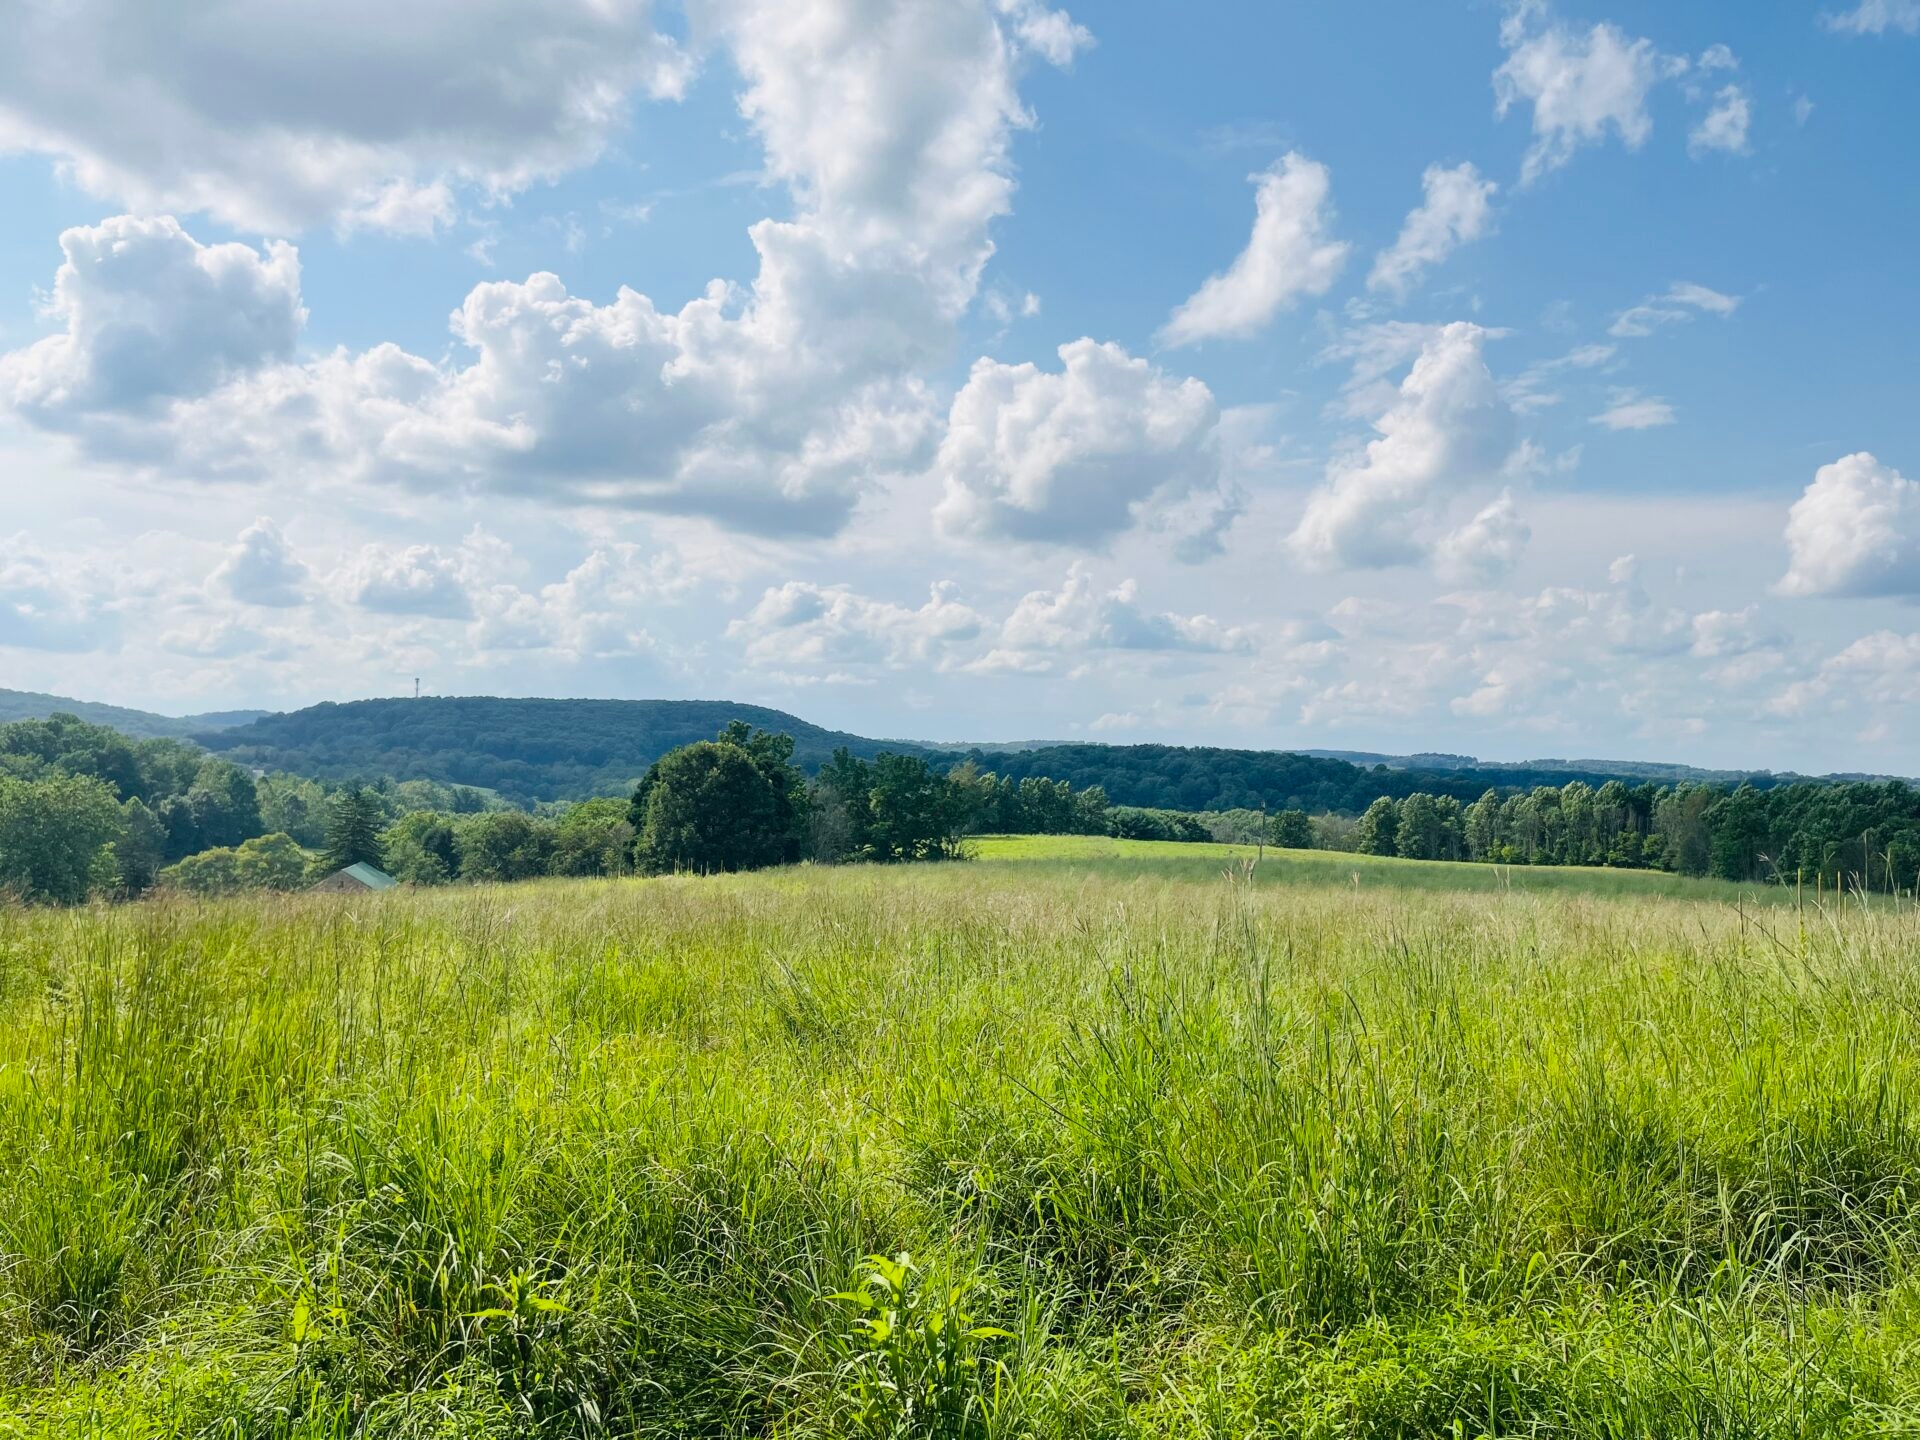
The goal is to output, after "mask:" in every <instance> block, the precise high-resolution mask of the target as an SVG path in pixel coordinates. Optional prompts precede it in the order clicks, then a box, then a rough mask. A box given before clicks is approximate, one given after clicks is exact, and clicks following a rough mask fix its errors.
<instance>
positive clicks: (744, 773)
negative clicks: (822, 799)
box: [628, 721, 808, 874]
mask: <svg viewBox="0 0 1920 1440" xmlns="http://www.w3.org/2000/svg"><path fill="white" fill-rule="evenodd" d="M807 815H808V799H807V786H806V776H805V775H803V774H802V773H801V771H800V768H799V767H798V766H797V765H795V764H794V763H793V740H792V737H790V736H787V735H773V734H769V733H767V732H766V731H764V730H752V729H750V728H749V727H748V726H746V725H745V724H742V723H741V722H739V721H735V722H734V723H733V724H730V725H728V726H727V728H726V729H725V730H723V731H721V732H720V736H719V738H718V739H715V740H702V741H698V742H696V743H694V744H692V745H683V746H681V747H680V748H679V749H678V750H672V751H669V752H668V753H667V754H665V755H663V756H661V757H660V759H659V760H657V761H656V762H654V765H653V767H652V768H651V769H650V770H648V771H647V773H646V776H645V778H643V779H642V780H641V781H640V783H639V785H638V786H636V787H635V789H634V792H633V800H632V802H631V804H630V806H629V808H628V820H629V823H630V824H631V825H632V826H633V831H634V844H633V849H634V862H635V864H636V866H637V867H638V868H640V869H643V870H648V871H652V872H654V873H656V874H657V873H660V872H663V871H673V870H692V871H696V872H700V873H709V872H716V871H731V870H757V869H760V868H762V867H764V866H768V865H784V864H791V863H792V862H794V861H796V860H798V859H799V858H800V857H801V854H802V852H803V849H804V847H805V843H806V838H807Z"/></svg>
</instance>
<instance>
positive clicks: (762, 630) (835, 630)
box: [727, 580, 983, 668]
mask: <svg viewBox="0 0 1920 1440" xmlns="http://www.w3.org/2000/svg"><path fill="white" fill-rule="evenodd" d="M982 627H983V621H982V619H981V617H980V615H979V614H978V612H976V611H975V610H973V609H972V608H971V607H969V606H967V605H965V604H963V603H962V602H961V601H960V600H958V599H957V598H956V597H955V592H954V587H953V586H952V585H950V584H936V585H934V586H933V587H932V588H931V590H930V591H929V593H928V596H927V603H926V604H924V605H921V606H919V607H917V608H909V607H907V606H905V605H896V604H894V603H892V602H891V601H887V600H875V599H872V598H871V597H869V596H865V595H860V594H857V593H856V592H854V591H853V590H852V589H851V588H850V587H848V586H845V585H815V584H812V583H810V582H807V581H803V580H793V581H789V582H787V583H786V584H785V585H780V586H776V587H774V588H772V589H770V590H768V591H767V592H766V593H765V594H763V595H762V596H761V597H760V600H759V603H758V604H756V605H755V606H754V607H753V609H752V610H751V611H750V612H749V613H748V614H747V615H745V616H743V617H742V618H741V619H738V620H735V621H734V622H733V623H732V624H730V625H729V626H728V627H727V634H728V635H729V636H730V637H731V638H733V639H736V640H739V641H742V642H743V643H744V645H745V647H746V657H747V659H748V660H750V661H752V662H753V663H754V664H756V665H763V666H770V667H775V668H778V667H784V666H810V667H817V666H838V667H849V666H851V667H861V666H877V667H882V668H897V667H900V666H904V665H908V664H925V663H929V662H931V663H934V664H936V665H944V663H945V662H946V661H947V659H948V658H949V656H950V655H951V653H952V651H953V650H954V647H956V646H959V645H962V644H964V643H966V642H967V641H970V640H973V639H976V638H977V637H978V636H979V635H980V633H981V630H982Z"/></svg>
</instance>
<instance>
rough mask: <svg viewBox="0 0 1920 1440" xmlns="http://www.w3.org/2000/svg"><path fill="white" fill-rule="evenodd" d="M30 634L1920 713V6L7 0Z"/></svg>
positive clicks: (392, 679) (1840, 724) (1050, 684)
mask: <svg viewBox="0 0 1920 1440" xmlns="http://www.w3.org/2000/svg"><path fill="white" fill-rule="evenodd" d="M15 8H16V17H17V18H16V19H15V21H14V22H13V34H12V35H11V36H10V43H9V45H8V46H7V48H6V49H5V50H4V51H0V686H3V687H6V688H13V689H27V690H44V691H52V692H55V693H59V694H66V695H71V696H75V697H78V698H83V699H89V700H104V701H110V702H114V703H118V704H125V705H135V706H140V707H144V708H150V709H157V710H162V711H166V712H170V713H189V712H198V711H205V710H212V709H224V708H233V707H260V708H269V709H286V708H293V707H296V706H300V705H305V704H310V703H314V702H316V701H321V700H346V699H358V698H364V697H370V696H381V695H404V694H411V693H412V691H413V687H414V684H415V680H416V678H417V679H418V682H419V685H420V687H421V689H422V691H423V692H425V693H429V694H498V695H569V696H608V697H630V698H643V697H644V698H653V697H665V698H701V699H732V700H739V701H750V702H755V703H760V704H767V705H773V706H777V707H780V708H783V709H787V710H790V711H793V712H794V713H796V714H799V715H802V716H805V717H806V718H808V719H810V720H813V721H815V722H817V723H821V724H826V725H831V726H836V727H840V728H845V729H849V730H853V731H857V732H859V733H863V734H868V735H878V736H891V737H903V738H918V739H931V740H977V741H989V740H996V741H1004V740H1022V739H1057V740H1067V739H1091V740H1103V741H1111V742H1123V743H1125V742H1138V741H1170V742H1175V743H1182V744H1212V745H1231V746H1245V747H1257V748H1297V747H1333V748H1347V749H1370V750H1385V751H1392V752H1408V751H1417V750H1445V751H1453V752H1460V753H1467V754H1474V755H1479V756H1482V757H1484V758H1492V759H1523V758H1534V757H1542V756H1564V757H1596V756H1604V757H1610V758H1638V759H1658V760H1674V761H1686V762H1690V763H1696V764H1707V765H1715V766H1730V767H1731V766H1738V767H1747V768H1775V769H1788V768H1792V769H1799V770H1807V771H1816V772H1830V771H1872V772H1890V773H1905V774H1915V773H1920V723H1915V721H1914V720H1913V718H1912V716H1913V714H1914V707H1915V705H1916V702H1920V606H1917V605H1916V601H1920V264H1916V263H1915V259H1914V257H1915V255H1916V253H1920V251H1917V249H1916V246H1917V244H1920V241H1917V240H1916V237H1917V236H1920V183H1916V181H1920V159H1917V158H1916V154H1915V147H1914V137H1915V136H1920V86H1916V85H1915V84H1914V81H1915V79H1916V77H1920V0H1836V3H1830V4H1823V3H1821V0H1804V3H1803V0H1770V3H1767V4H1764V5H1760V4H1753V3H1750V0H1699V3H1695V4H1690V5H1687V6H1684V7H1681V6H1673V5H1668V4H1656V3H1652V0H1553V3H1546V0H1520V3H1508V4H1498V3H1491V0H1417V3H1416V0H1394V3H1386V0H1354V3H1342V4H1334V3H1330V0H1260V3H1253V0H1206V3H1203V4H1195V5H1185V6H1179V7H1168V6H1166V5H1164V4H1160V3H1149V0H1104V3H1101V4H1098V5H1094V4H1091V3H1083V4H1082V5H1081V6H1080V7H1078V8H1075V9H1074V10H1073V11H1072V12H1071V13H1069V12H1068V11H1067V10H1065V9H1060V8H1055V6H1054V5H1053V4H1052V3H1051V0H652V3H649V0H548V3H545V4H543V5H539V6H532V5H527V4H525V3H524V0H409V3H408V4H406V5H393V4H391V3H374V0H336V3H334V4H331V5H328V6H325V7H319V6H313V5H309V4H304V3H293V0H183V3H181V4H179V5H175V6H168V7H161V8H155V7H153V6H151V5H148V4H146V3H144V0H20V3H19V4H18V5H17V6H16V7H15Z"/></svg>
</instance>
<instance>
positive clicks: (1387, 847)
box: [1353, 795, 1400, 855]
mask: <svg viewBox="0 0 1920 1440" xmlns="http://www.w3.org/2000/svg"><path fill="white" fill-rule="evenodd" d="M1399 834H1400V807H1399V806H1398V805H1396V804H1395V803H1394V802H1393V801H1392V800H1391V799H1389V798H1388V797H1387V796H1385V795H1382V796H1381V797H1380V798H1379V799H1378V800H1376V801H1374V802H1373V804H1371V805H1369V806H1368V807H1367V813H1366V814H1364V815H1362V816H1361V817H1360V825H1359V828H1358V829H1356V830H1355V831H1354V833H1353V848H1354V849H1356V850H1358V851H1359V852H1360V853H1361V854H1362V855H1393V854H1396V853H1398V850H1399Z"/></svg>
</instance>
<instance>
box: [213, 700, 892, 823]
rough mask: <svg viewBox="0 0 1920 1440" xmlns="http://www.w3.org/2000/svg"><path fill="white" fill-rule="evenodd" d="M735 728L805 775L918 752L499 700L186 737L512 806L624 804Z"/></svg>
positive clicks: (803, 724) (761, 713)
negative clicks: (612, 798)
mask: <svg viewBox="0 0 1920 1440" xmlns="http://www.w3.org/2000/svg"><path fill="white" fill-rule="evenodd" d="M733 720H744V721H746V722H747V724H749V725H752V726H755V727H757V728H759V729H762V730H777V731H782V732H784V733H786V734H788V735H791V736H793V739H794V758H795V759H796V760H797V761H799V763H800V764H801V765H803V766H805V767H806V768H807V769H809V770H811V769H814V768H815V767H817V766H819V765H820V764H821V763H822V762H823V761H825V760H827V759H828V758H830V757H831V756H832V754H833V752H834V750H835V748H836V747H838V746H841V745H844V746H846V747H847V748H848V749H849V750H851V751H853V752H854V754H856V755H861V756H867V757H871V756H873V755H875V754H877V753H878V752H880V751H882V750H894V751H904V750H913V749H920V748H923V747H919V746H914V745H912V744H911V743H908V742H902V741H898V740H894V741H880V740H869V739H866V738H864V737H862V736H859V735H847V734H843V733H842V732H840V731H837V730H827V729H823V728H822V727H820V726H818V725H812V724H809V723H808V722H807V721H805V720H802V719H800V718H799V717H798V716H795V715H789V714H787V713H786V712H784V711H781V710H770V709H767V708H765V707H763V706H759V705H736V704H734V703H732V702H730V701H725V700H507V699H495V698H492V697H486V696H459V697H454V696H428V697H425V698H422V699H419V700H356V701H352V702H350V703H347V704H331V703H329V704H324V705H313V706H310V707H308V708H307V709H305V710H294V711H290V712H288V713H287V714H284V715H268V716H266V717H264V718H262V719H258V720H255V721H254V722H253V723H252V724H249V725H242V726H237V727H235V728H232V729H225V730H220V731H217V732H214V733H209V734H205V735H200V736H196V737H195V738H196V739H197V740H198V741H199V742H200V743H201V744H202V745H205V746H206V747H207V748H208V749H210V750H214V751H217V752H219V753H220V754H223V755H225V756H227V757H228V758H229V759H231V760H234V761H237V762H239V763H241V764H246V765H256V766H259V767H260V768H262V769H266V770H289V771H292V772H293V773H294V774H297V775H311V776H315V777H317V778H319V779H323V780H351V779H356V778H360V777H367V778H372V777H375V776H380V775H390V776H392V777H394V778H395V779H398V780H414V779H424V780H439V781H443V782H445V783H447V784H452V785H474V786H479V787H481V788H483V789H489V790H497V791H499V792H500V794H502V795H504V796H505V797H506V798H508V799H509V800H515V801H518V802H520V803H522V804H527V803H532V802H535V801H541V800H568V799H584V798H586V797H588V796H592V795H617V794H621V793H624V792H625V791H626V790H627V789H628V788H629V787H631V786H632V784H633V782H634V781H636V780H637V779H639V778H640V776H642V775H644V774H645V773H646V771H647V767H648V766H650V765H652V764H653V762H654V761H655V760H657V759H659V758H660V757H661V756H662V755H664V754H665V753H666V752H667V751H669V750H671V749H673V748H674V747H676V746H679V745H685V744H687V743H689V742H690V741H694V740H711V739H712V738H713V737H714V736H715V735H716V734H717V733H718V732H719V731H720V730H722V729H723V728H725V727H726V725H727V724H728V722H730V721H733Z"/></svg>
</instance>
